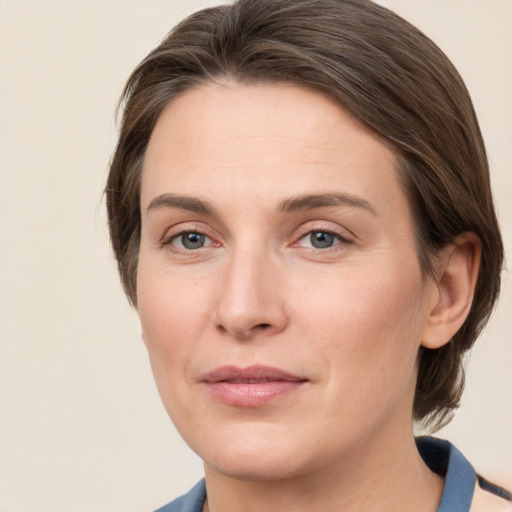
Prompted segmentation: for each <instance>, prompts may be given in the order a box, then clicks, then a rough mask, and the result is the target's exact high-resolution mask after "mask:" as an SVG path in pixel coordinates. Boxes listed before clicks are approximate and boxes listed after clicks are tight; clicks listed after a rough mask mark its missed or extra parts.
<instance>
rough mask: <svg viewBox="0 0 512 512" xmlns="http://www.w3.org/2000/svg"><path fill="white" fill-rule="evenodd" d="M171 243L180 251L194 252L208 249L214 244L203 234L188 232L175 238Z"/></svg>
mask: <svg viewBox="0 0 512 512" xmlns="http://www.w3.org/2000/svg"><path fill="white" fill-rule="evenodd" d="M169 243H171V244H172V245H173V246H174V247H177V248H178V249H186V250H194V249H201V248H202V247H207V246H209V245H211V244H212V243H213V242H212V240H211V239H210V238H208V237H207V236H206V235H205V234H203V233H198V232H197V231H186V232H182V233H178V234H177V235H175V236H173V237H172V238H171V240H170V241H169Z"/></svg>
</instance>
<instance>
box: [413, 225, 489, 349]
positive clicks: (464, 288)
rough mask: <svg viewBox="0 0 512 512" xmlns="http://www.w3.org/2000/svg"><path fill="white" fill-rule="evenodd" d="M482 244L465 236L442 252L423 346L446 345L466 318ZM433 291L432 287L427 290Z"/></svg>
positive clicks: (439, 257) (436, 271)
mask: <svg viewBox="0 0 512 512" xmlns="http://www.w3.org/2000/svg"><path fill="white" fill-rule="evenodd" d="M481 252H482V249H481V243H480V240H479V239H478V237H477V236H476V235H474V234H473V233H464V234H462V235H460V236H458V237H457V238H456V240H455V241H454V242H453V243H452V244H450V245H448V246H446V247H444V248H443V249H441V251H440V253H439V255H438V262H437V263H438V264H437V266H436V269H435V272H434V273H435V275H434V277H432V278H430V279H431V280H433V283H431V284H433V285H434V286H433V293H430V294H429V305H428V307H429V315H428V318H427V324H426V326H425V329H424V332H423V337H422V343H421V344H422V346H424V347H425V348H430V349H436V348H440V347H442V346H443V345H445V344H446V343H448V342H449V341H450V340H451V339H452V337H453V336H454V334H455V333H456V332H457V331H458V330H459V329H460V327H461V326H462V324H463V323H464V320H466V317H467V316H468V313H469V310H470V309H471V304H472V302H473V296H474V293H475V287H476V281H477V277H478V269H479V267H480V256H481ZM429 288H432V287H429Z"/></svg>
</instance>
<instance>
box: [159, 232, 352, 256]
mask: <svg viewBox="0 0 512 512" xmlns="http://www.w3.org/2000/svg"><path fill="white" fill-rule="evenodd" d="M313 233H319V234H323V235H328V236H332V237H333V238H334V239H335V242H334V243H333V244H332V245H329V246H328V247H322V248H320V247H314V246H312V247H302V248H303V249H306V250H309V251H315V252H316V251H320V252H328V251H330V250H336V248H337V247H338V246H339V245H345V246H346V245H351V244H353V243H354V241H353V240H352V239H351V238H348V237H347V236H344V235H342V234H341V233H338V232H337V231H334V230H333V229H330V228H322V227H316V228H314V229H311V228H310V229H305V230H304V231H303V232H302V233H300V236H299V237H298V238H296V239H295V240H296V241H295V242H293V243H292V244H291V247H298V246H299V244H300V242H301V241H302V240H304V239H305V238H306V237H308V236H310V237H311V235H312V234H313ZM186 235H199V236H200V237H204V239H205V240H209V242H210V243H208V244H207V245H202V246H200V247H197V248H186V247H176V246H174V245H173V242H174V241H176V240H179V239H180V238H182V237H184V236H186ZM182 240H183V238H182ZM336 241H337V243H336ZM161 245H162V247H170V248H171V250H173V251H174V252H181V253H192V252H195V251H198V250H199V249H204V248H208V247H211V246H214V247H220V245H221V244H220V243H218V242H215V241H214V240H213V239H212V238H211V237H210V236H208V235H207V234H206V233H205V232H204V230H202V229H184V230H182V231H179V232H177V233H173V234H172V235H170V236H167V237H166V238H165V239H164V240H163V241H162V244H161ZM182 245H183V242H182Z"/></svg>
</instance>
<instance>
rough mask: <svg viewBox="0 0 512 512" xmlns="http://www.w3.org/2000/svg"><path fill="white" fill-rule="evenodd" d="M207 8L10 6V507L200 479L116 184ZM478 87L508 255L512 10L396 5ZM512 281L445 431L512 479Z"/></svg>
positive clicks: (1, 355) (0, 410) (0, 322)
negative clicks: (159, 379) (115, 214)
mask: <svg viewBox="0 0 512 512" xmlns="http://www.w3.org/2000/svg"><path fill="white" fill-rule="evenodd" d="M217 3H218V2H217V1H206V0H187V1H184V0H151V1H144V2H143V1H142V0H138V1H136V0H123V1H120V0H107V1H100V0H74V1H71V0H67V1H66V0H0V73H1V77H0V111H1V125H0V130H1V133H0V144H1V146H0V151H1V155H0V165H1V186H0V208H1V211H0V223H1V225H0V233H1V241H2V246H1V247H2V249H1V252H0V265H1V290H2V292H1V298H0V300H1V304H0V314H1V318H0V330H1V332H0V343H1V344H0V512H28V511H34V510H38V511H39V512H46V511H52V512H64V511H73V512H102V511H105V512H121V511H123V512H132V511H133V512H135V511H150V510H152V509H153V508H155V507H156V506H157V505H160V504H162V503H164V502H165V501H167V500H169V499H170V498H172V497H173V496H175V495H177V494H179V493H181V492H183V491H185V490H186V489H187V488H188V487H189V486H190V485H191V484H192V483H194V482H195V481H196V480H197V479H198V478H199V477H200V475H201V464H200V461H199V460H198V459H197V457H195V456H194V455H192V454H191V453H190V451H189V450H188V448H187V447H186V446H184V445H183V443H182V441H181V440H180V439H179V437H178V435H177V434H176V433H175V431H174V430H173V428H172V426H171V424H170V422H169V420H168V419H167V417H166V415H165V413H164V411H163V408H162V407H161V405H160V403H159V399H158V397H157V393H156V389H155V387H154V384H153V382H152V377H151V374H150V370H149V365H148V363H147V361H146V354H145V350H144V348H143V344H142V343H141V341H140V333H139V330H140V329H139V326H138V322H137V319H136V316H135V314H134V313H133V312H132V311H131V310H130V309H129V307H128V305H127V303H126V300H125V299H124V297H123V295H122V292H121V289H120V285H119V284H118V280H117V275H116V272H115V265H114V262H113V259H112V256H111V255H110V251H109V246H108V240H107V235H106V229H105V214H104V206H103V204H102V197H101V196H102V188H103V185H104V181H105V172H106V167H107V162H108V159H109V156H110V154H111V152H112V150H113V144H114V141H115V125H114V120H113V113H114V107H115V104H116V100H117V98H118V96H119V94H120V92H121V88H122V85H123V82H124V80H125V78H126V77H127V75H128V73H129V72H130V70H131V69H132V68H133V67H134V66H135V65H136V63H137V62H138V61H139V60H140V59H141V58H142V57H143V56H144V55H145V54H146V53H147V51H148V50H149V49H151V48H152V47H153V46H154V45H155V44H156V43H157V42H158V41H159V40H160V39H161V38H162V37H163V36H164V34H165V33H166V31H167V30H168V29H169V28H170V27H171V26H172V25H173V24H174V23H175V22H176V21H177V20H178V19H180V18H182V17H183V16H184V15H185V14H188V13H190V12H192V11H194V10H195V9H196V8H198V7H202V6H206V5H214V4H217ZM382 3H383V4H385V5H387V6H389V7H391V8H394V9H395V10H396V11H398V12H399V13H401V14H403V15H404V16H405V17H406V18H408V19H409V20H411V21H413V22H414V23H416V24H417V25H418V26H419V27H420V28H422V29H423V30H424V31H425V32H426V33H427V34H428V35H430V36H431V37H432V38H433V39H434V40H435V41H436V42H437V43H438V44H439V45H440V46H441V47H442V48H444V49H445V51H446V52H447V53H448V55H449V56H450V57H451V58H452V59H453V61H454V62H455V64H456V65H457V66H458V67H459V69H460V71H461V73H462V75H463V76H464V77H465V79H466V82H467V85H468V87H469V89H470V91H471V93H472V95H473V98H474V101H475V105H476V108H477V111H478V112H479V115H480V119H481V124H482V129H483V132H484V135H485V137H486V139H487V143H488V150H489V154H490V159H491V163H492V177H493V183H494V189H495V193H496V200H497V203H498V209H499V214H500V218H501V221H502V224H503V233H504V237H505V241H506V244H507V246H508V253H509V255H510V254H511V253H512V171H511V162H512V93H511V91H512V1H510V0H489V1H485V2H484V1H483V0H387V1H384V0H383V1H382ZM511 331H512V280H511V277H510V274H505V275H504V293H503V297H502V302H501V306H500V308H499V309H498V310H497V312H496V314H495V316H494V318H493V322H492V325H491V326H490V327H489V328H488V329H487V331H486V334H485V336H484V337H483V339H482V340H481V342H480V344H479V346H478V348H477V349H476V350H475V353H474V355H473V358H472V363H471V366H470V371H469V376H470V379H469V383H468V386H467V388H468V389H467V395H466V398H465V400H464V405H463V407H462V409H461V410H460V412H459V414H458V416H457V418H456V419H455V421H454V422H453V424H452V425H451V426H450V427H449V428H447V429H446V430H445V431H444V432H443V433H442V435H443V436H446V437H448V438H450V439H451V440H452V441H454V442H455V443H456V444H457V445H458V446H459V447H460V448H461V449H462V450H463V451H464V452H465V453H466V455H467V456H468V457H469V458H470V459H471V460H472V461H473V462H474V464H475V465H476V467H477V468H478V469H480V470H481V471H482V472H484V473H485V474H487V475H489V476H491V477H496V478H497V479H498V480H500V481H503V482H505V483H507V482H508V483H509V484H510V483H512V434H511V433H512V403H511V402H512V400H511V389H512V371H511V369H512V343H511V342H510V334H509V333H510V332H511Z"/></svg>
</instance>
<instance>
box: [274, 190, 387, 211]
mask: <svg viewBox="0 0 512 512" xmlns="http://www.w3.org/2000/svg"><path fill="white" fill-rule="evenodd" d="M327 206H352V207H355V208H361V209H363V210H366V211H367V212H369V213H371V214H372V215H377V212H376V210H375V209H374V208H373V207H372V205H371V204H370V203H369V202H368V201H366V200H365V199H363V198H361V197H358V196H354V195H352V194H346V193H340V192H337V193H329V194H307V195H301V196H297V197H291V198H289V199H286V200H285V201H283V202H281V203H280V204H279V206H278V208H277V211H278V213H283V212H284V213H286V212H297V211H304V210H314V209H315V208H324V207H327Z"/></svg>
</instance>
